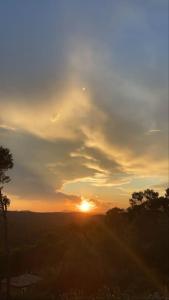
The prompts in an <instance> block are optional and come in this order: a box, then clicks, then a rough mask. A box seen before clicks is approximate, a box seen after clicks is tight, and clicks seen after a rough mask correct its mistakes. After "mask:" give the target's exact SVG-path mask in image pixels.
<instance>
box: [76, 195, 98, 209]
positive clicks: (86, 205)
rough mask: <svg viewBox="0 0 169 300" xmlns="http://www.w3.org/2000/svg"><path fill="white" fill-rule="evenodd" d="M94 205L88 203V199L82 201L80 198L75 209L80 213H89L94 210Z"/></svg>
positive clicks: (90, 202)
mask: <svg viewBox="0 0 169 300" xmlns="http://www.w3.org/2000/svg"><path fill="white" fill-rule="evenodd" d="M95 206H96V205H95V204H94V203H93V202H92V201H90V200H89V199H84V198H82V200H81V202H80V204H78V205H77V208H78V209H79V210H80V211H81V212H90V211H92V210H93V209H94V208H95Z"/></svg>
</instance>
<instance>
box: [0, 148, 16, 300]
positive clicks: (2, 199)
mask: <svg viewBox="0 0 169 300" xmlns="http://www.w3.org/2000/svg"><path fill="white" fill-rule="evenodd" d="M12 167H13V158H12V154H11V153H10V151H9V149H7V148H3V147H2V146H1V147H0V213H1V215H2V218H3V224H4V248H5V257H6V299H7V300H9V298H10V272H9V271H10V270H9V241H8V219H7V211H8V206H9V205H10V200H9V198H8V197H7V196H5V195H3V193H2V189H3V186H4V184H5V183H8V182H9V181H10V177H9V176H8V175H6V172H7V171H8V170H9V169H11V168H12Z"/></svg>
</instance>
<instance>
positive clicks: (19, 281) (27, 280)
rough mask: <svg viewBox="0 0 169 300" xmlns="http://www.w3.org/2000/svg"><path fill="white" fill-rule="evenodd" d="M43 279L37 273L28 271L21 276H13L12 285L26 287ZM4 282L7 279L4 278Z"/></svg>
mask: <svg viewBox="0 0 169 300" xmlns="http://www.w3.org/2000/svg"><path fill="white" fill-rule="evenodd" d="M41 280H42V279H41V278H40V277H39V276H37V275H33V274H29V273H26V274H23V275H20V276H16V277H11V279H10V285H11V286H13V287H16V288H24V287H29V286H31V285H33V284H36V283H38V282H39V281H41ZM2 283H3V284H5V283H6V279H4V280H3V281H2Z"/></svg>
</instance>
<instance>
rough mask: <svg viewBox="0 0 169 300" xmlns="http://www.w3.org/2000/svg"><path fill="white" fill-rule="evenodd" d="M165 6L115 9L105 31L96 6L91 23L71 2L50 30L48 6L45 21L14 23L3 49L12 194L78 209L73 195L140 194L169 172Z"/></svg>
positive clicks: (2, 93)
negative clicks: (138, 183)
mask: <svg viewBox="0 0 169 300" xmlns="http://www.w3.org/2000/svg"><path fill="white" fill-rule="evenodd" d="M122 2H123V1H122ZM164 3H165V1H164V2H163V4H161V5H159V3H157V1H156V3H155V4H152V3H151V6H153V7H152V9H151V13H150V11H149V5H150V4H146V6H144V5H142V4H138V3H136V4H134V5H131V4H130V3H129V2H125V5H122V3H120V4H119V2H118V4H116V5H115V6H114V4H111V5H108V6H106V7H105V8H104V11H105V12H106V18H105V16H104V18H105V19H104V20H106V22H104V24H105V25H104V26H103V19H102V18H103V16H102V12H103V9H101V10H99V8H98V5H97V10H96V9H95V8H96V7H95V6H93V5H92V4H90V5H91V6H92V7H90V5H89V4H86V3H83V6H84V12H87V10H88V9H89V7H90V9H89V11H90V13H91V14H89V16H88V15H87V16H88V22H86V15H85V14H86V13H85V14H83V13H82V11H81V10H80V11H76V9H75V10H73V9H72V7H69V8H70V9H68V11H69V13H68V12H67V10H65V8H64V6H63V7H62V5H61V7H60V6H59V9H58V10H57V9H53V10H52V12H51V11H50V10H49V11H48V10H46V11H45V12H44V13H45V16H46V18H47V19H46V18H45V20H46V21H45V22H46V24H45V25H44V24H43V22H42V20H44V18H43V17H42V16H41V13H42V14H43V10H42V11H41V12H40V16H39V14H38V18H40V19H39V22H37V15H36V14H35V15H34V16H33V19H32V18H29V10H28V15H27V12H26V11H24V12H23V13H24V14H22V13H21V15H20V17H19V20H15V21H16V22H13V23H10V24H7V25H8V26H7V30H6V34H5V35H3V36H2V37H1V41H2V45H3V48H1V50H0V64H1V69H0V106H1V116H0V139H1V144H3V145H4V146H7V147H9V148H10V149H11V151H12V153H13V154H14V160H15V167H14V170H13V171H12V173H11V176H12V178H13V180H12V182H11V184H10V186H9V192H10V193H11V194H13V195H17V196H18V197H21V198H22V201H23V198H24V199H26V201H29V199H30V200H31V201H32V200H33V201H35V200H36V201H42V202H43V203H44V202H45V201H46V202H48V201H50V200H51V202H52V203H55V205H56V203H57V204H58V207H60V206H59V205H61V204H59V203H61V202H63V203H66V201H68V203H69V204H70V205H71V201H69V200H70V197H71V195H73V198H72V199H74V201H76V197H79V194H80V193H81V191H82V190H83V191H84V190H86V191H87V192H88V194H89V195H90V197H92V196H93V194H94V195H95V194H97V192H98V191H99V193H100V194H101V198H102V200H101V201H105V202H109V201H107V200H106V199H107V198H108V200H109V199H110V198H111V199H112V200H113V201H116V200H119V201H120V199H122V198H121V194H122V193H121V194H120V193H118V192H119V190H118V188H119V187H124V188H128V190H129V189H133V188H135V186H134V183H133V182H134V181H135V180H140V181H141V178H144V182H142V186H143V187H144V186H146V185H147V183H149V178H150V177H152V178H154V179H153V180H154V182H155V183H156V178H157V177H158V180H159V181H160V180H161V178H163V179H164V177H166V176H167V173H168V76H167V64H166V60H167V57H168V53H167V52H166V51H165V48H166V47H165V40H167V34H166V30H165V17H166V12H164V10H165V9H164V7H165V5H164ZM123 4H124V3H123ZM72 5H73V4H71V6H72ZM54 6H55V5H54ZM159 6H160V8H161V10H160V15H159ZM157 8H158V9H157ZM18 9H19V11H20V12H21V11H22V9H23V8H21V7H20V8H18ZM46 9H47V8H46ZM98 10H99V11H98ZM34 11H36V9H35V10H34ZM57 11H59V12H62V13H64V15H65V17H66V20H67V22H68V23H67V24H69V25H70V26H65V24H63V20H61V19H60V17H59V16H58V18H56V15H57ZM47 12H48V13H49V15H50V20H49V19H48V17H47V15H46V14H47ZM54 12H56V15H55V13H54ZM12 16H13V17H12V18H14V19H15V17H14V15H13V14H12ZM22 16H24V18H25V24H26V25H25V26H28V28H29V30H28V32H26V31H25V30H23V28H22V26H21V24H22V22H23V19H22ZM92 16H94V18H95V19H94V20H95V22H93V17H92ZM149 16H150V17H151V18H149ZM158 16H159V17H160V20H161V21H162V23H161V22H157V17H158ZM161 16H163V17H161ZM41 17H42V19H41ZM30 19H31V20H32V22H33V24H34V28H33V30H30V28H31V24H30ZM0 20H1V22H2V23H4V22H5V24H6V22H7V21H6V20H7V19H5V20H4V19H3V18H1V19H0ZM75 20H76V22H75ZM18 22H19V23H18ZM51 22H52V23H51ZM53 22H54V23H53ZM93 23H94V24H93ZM12 24H13V26H14V27H13V29H12ZM17 24H18V25H17ZM54 24H55V25H54ZM158 24H159V25H158ZM160 24H161V25H160ZM29 26H30V27H29ZM53 26H54V27H55V29H56V30H52V28H53ZM157 27H158V28H157ZM4 28H6V27H4ZM58 28H62V30H63V34H62V33H61V31H62V30H60V29H58ZM29 32H30V34H28V33H29ZM159 32H160V33H161V34H159ZM14 39H15V40H14ZM23 45H25V46H23ZM23 47H25V48H23ZM30 48H31V49H30ZM152 184H153V183H152ZM123 192H124V191H123ZM91 194H92V195H91ZM123 194H125V193H123ZM123 197H125V196H124V195H123ZM17 201H18V200H17ZM69 204H68V205H69ZM43 205H44V204H43ZM53 205H54V204H53ZM65 205H66V204H65ZM55 207H56V206H55Z"/></svg>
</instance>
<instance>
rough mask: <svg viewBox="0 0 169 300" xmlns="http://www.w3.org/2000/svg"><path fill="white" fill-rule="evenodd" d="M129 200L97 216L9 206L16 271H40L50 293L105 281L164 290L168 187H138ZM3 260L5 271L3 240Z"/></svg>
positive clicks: (168, 266)
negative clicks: (13, 209) (160, 190)
mask: <svg viewBox="0 0 169 300" xmlns="http://www.w3.org/2000/svg"><path fill="white" fill-rule="evenodd" d="M129 203H130V206H129V208H128V209H126V210H123V209H119V208H112V209H111V210H109V211H108V212H107V213H106V214H105V215H98V216H91V215H85V214H80V213H79V214H76V213H75V214H73V213H72V214H68V213H67V214H66V213H44V214H43V213H42V214H40V213H39V214H38V213H31V212H9V229H10V246H11V259H10V261H11V272H12V274H11V275H17V274H22V273H25V272H33V273H35V274H40V276H41V277H42V278H43V280H42V283H41V286H40V290H41V291H43V294H44V293H46V295H51V294H53V295H57V294H58V293H62V292H64V293H65V292H67V293H68V292H70V291H71V290H82V291H83V292H84V293H86V294H92V293H96V292H97V291H98V290H100V289H103V288H104V287H105V286H107V287H109V288H119V289H120V290H121V291H125V292H126V293H137V294H138V293H139V294H141V293H143V292H144V291H146V290H147V291H151V290H155V289H156V290H158V291H159V292H162V290H163V289H164V287H165V288H167V287H169V189H167V190H166V192H165V195H164V196H159V194H158V193H157V192H154V191H153V190H146V191H145V192H139V193H133V195H132V197H131V199H130V202H129ZM0 266H1V267H0V275H1V277H3V276H4V272H5V261H4V256H3V248H2V245H1V255H0ZM46 297H47V296H46ZM46 299H47V298H46Z"/></svg>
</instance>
